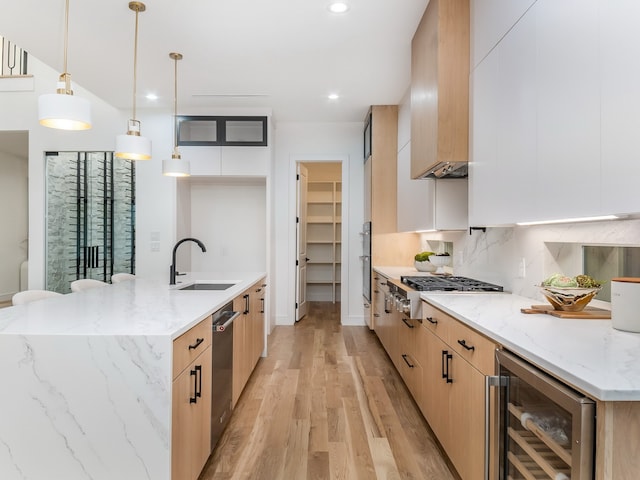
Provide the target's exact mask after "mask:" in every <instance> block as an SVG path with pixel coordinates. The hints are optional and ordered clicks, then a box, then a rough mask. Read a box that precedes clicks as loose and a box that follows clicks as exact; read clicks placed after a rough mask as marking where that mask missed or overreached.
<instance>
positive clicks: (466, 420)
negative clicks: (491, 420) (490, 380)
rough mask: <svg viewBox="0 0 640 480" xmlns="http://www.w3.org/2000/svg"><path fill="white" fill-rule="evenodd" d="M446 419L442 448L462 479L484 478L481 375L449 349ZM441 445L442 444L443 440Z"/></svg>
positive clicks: (474, 479)
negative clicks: (445, 431) (446, 427)
mask: <svg viewBox="0 0 640 480" xmlns="http://www.w3.org/2000/svg"><path fill="white" fill-rule="evenodd" d="M450 353H451V354H452V358H451V359H450V360H449V366H448V368H449V378H450V379H451V383H449V384H448V388H449V392H448V393H449V405H448V407H449V408H448V415H447V417H448V422H449V429H448V430H449V437H448V441H447V445H446V446H445V449H446V451H447V454H448V455H449V458H450V459H451V461H452V462H453V464H454V465H455V467H456V470H457V471H458V473H459V474H460V476H461V477H462V478H463V479H464V480H482V479H484V445H485V434H484V433H485V431H484V426H485V421H484V420H485V411H484V409H485V405H484V387H485V381H484V375H482V374H481V373H480V372H479V371H477V370H476V369H475V368H473V367H472V366H471V365H470V364H469V363H468V362H466V361H465V360H464V359H463V358H462V357H460V355H458V354H457V353H455V352H450ZM443 446H444V444H443Z"/></svg>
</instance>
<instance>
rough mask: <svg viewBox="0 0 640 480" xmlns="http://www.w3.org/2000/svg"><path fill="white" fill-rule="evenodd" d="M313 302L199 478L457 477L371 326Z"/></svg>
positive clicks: (279, 330)
mask: <svg viewBox="0 0 640 480" xmlns="http://www.w3.org/2000/svg"><path fill="white" fill-rule="evenodd" d="M339 316H340V306H339V304H332V303H324V302H318V303H312V304H311V305H310V309H309V313H308V314H307V316H306V317H304V318H303V319H302V320H301V321H300V322H299V323H298V324H296V325H294V326H278V327H276V328H275V330H274V331H273V333H272V334H271V335H270V336H269V343H268V348H269V350H268V352H269V355H268V356H267V357H266V358H262V359H260V361H259V362H258V365H257V367H256V370H255V371H254V372H253V375H252V376H251V378H250V380H249V383H248V384H247V386H246V387H245V390H244V392H243V393H242V396H241V397H240V400H239V402H238V404H237V406H236V408H235V410H234V412H233V416H232V418H231V421H230V422H229V425H228V427H227V429H226V431H225V433H224V434H223V436H222V438H221V439H220V443H219V444H218V446H217V447H216V449H215V451H214V452H213V454H212V455H211V457H210V458H209V461H208V463H207V465H206V466H205V468H204V470H203V472H202V475H201V476H200V480H229V479H234V480H235V479H251V480H304V479H307V480H325V479H326V480H329V479H331V480H383V479H388V480H396V479H420V480H426V479H434V480H435V479H437V480H454V479H455V478H457V477H456V476H454V475H453V474H452V473H451V472H450V470H449V468H448V466H447V463H446V462H445V460H444V459H443V457H442V455H441V453H440V450H439V448H438V446H437V445H436V443H435V442H434V440H433V436H432V433H431V431H430V429H429V427H428V426H427V424H426V422H425V420H424V419H423V417H422V415H421V414H420V411H419V410H418V408H417V406H416V405H415V403H414V402H413V400H412V399H411V397H410V394H409V392H408V390H407V389H406V387H405V386H404V384H403V382H402V380H401V378H400V376H399V375H398V373H397V372H396V371H395V369H394V367H393V365H392V364H391V361H390V360H389V358H388V356H387V355H386V353H385V352H384V350H383V348H382V346H381V344H380V342H379V341H378V339H377V337H376V335H375V333H373V332H371V331H370V330H369V329H368V328H367V327H343V326H341V325H340V318H339Z"/></svg>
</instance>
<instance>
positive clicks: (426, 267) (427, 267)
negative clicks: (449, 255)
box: [413, 260, 436, 272]
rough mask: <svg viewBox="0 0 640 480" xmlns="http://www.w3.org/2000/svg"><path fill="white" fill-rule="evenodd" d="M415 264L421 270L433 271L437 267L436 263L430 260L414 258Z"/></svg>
mask: <svg viewBox="0 0 640 480" xmlns="http://www.w3.org/2000/svg"><path fill="white" fill-rule="evenodd" d="M413 264H414V266H415V267H416V270H418V271H419V272H433V271H434V270H435V269H436V267H435V265H434V264H433V263H431V262H430V261H429V260H425V261H424V262H418V261H417V260H414V262H413Z"/></svg>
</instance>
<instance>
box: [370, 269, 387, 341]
mask: <svg viewBox="0 0 640 480" xmlns="http://www.w3.org/2000/svg"><path fill="white" fill-rule="evenodd" d="M388 280H389V279H388V278H387V277H385V276H384V275H382V274H380V273H378V272H374V273H373V280H372V286H371V300H372V304H373V322H371V324H370V325H369V327H370V328H371V329H372V330H376V332H377V329H378V325H379V324H383V323H384V318H382V317H384V316H386V315H387V314H388V312H387V308H386V306H387V301H386V297H387V295H388V294H389V287H387V282H388Z"/></svg>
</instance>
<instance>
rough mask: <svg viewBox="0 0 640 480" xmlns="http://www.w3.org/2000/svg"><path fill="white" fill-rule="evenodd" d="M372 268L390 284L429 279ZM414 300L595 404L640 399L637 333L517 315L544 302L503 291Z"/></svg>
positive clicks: (607, 324) (605, 323)
mask: <svg viewBox="0 0 640 480" xmlns="http://www.w3.org/2000/svg"><path fill="white" fill-rule="evenodd" d="M374 270H375V271H377V272H378V273H381V274H382V275H384V276H385V277H387V278H390V279H396V280H399V279H400V277H401V276H409V275H430V274H429V273H425V272H418V271H417V270H415V269H414V268H412V267H379V266H374ZM420 297H421V298H422V299H423V300H426V301H428V302H429V303H431V304H432V305H434V306H436V307H438V308H440V309H441V310H443V311H445V312H446V313H448V314H450V315H452V316H453V317H455V318H457V319H458V320H460V321H461V322H463V323H465V324H467V325H469V326H470V327H472V328H473V329H475V330H477V331H479V332H481V333H483V334H485V335H486V336H488V337H490V338H492V339H494V340H495V341H496V342H497V343H500V344H501V345H502V346H504V347H505V348H506V349H508V350H511V351H512V352H514V353H516V354H517V355H520V356H521V357H523V358H524V359H526V360H528V361H529V362H531V363H533V364H535V365H537V366H538V367H539V368H541V369H542V370H545V371H547V372H548V373H550V374H551V375H553V376H555V377H556V378H559V379H560V380H562V381H564V382H565V383H568V384H569V385H573V386H574V387H575V388H577V389H578V390H581V391H582V392H584V393H586V394H587V395H589V396H590V397H592V398H594V399H596V400H603V401H638V400H640V333H629V332H623V331H619V330H616V329H614V328H613V327H612V326H611V320H587V319H563V318H557V317H554V316H551V315H546V314H525V313H521V312H520V309H521V308H529V307H531V305H539V304H544V303H545V301H544V300H540V299H538V300H535V299H531V298H526V297H521V296H518V295H512V294H510V293H506V292H505V293H469V292H464V293H460V292H458V293H456V292H451V293H445V292H423V293H422V294H421V295H420Z"/></svg>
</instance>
